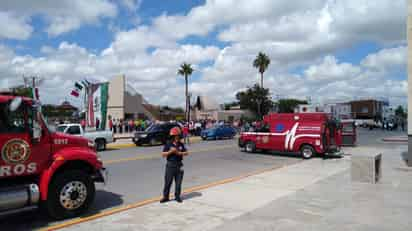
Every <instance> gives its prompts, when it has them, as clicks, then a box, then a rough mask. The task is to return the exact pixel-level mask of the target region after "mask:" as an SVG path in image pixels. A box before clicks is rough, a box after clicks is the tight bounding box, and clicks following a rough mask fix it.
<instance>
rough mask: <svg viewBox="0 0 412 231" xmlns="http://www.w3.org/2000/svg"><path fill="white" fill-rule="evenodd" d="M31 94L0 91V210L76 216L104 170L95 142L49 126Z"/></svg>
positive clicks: (87, 203) (101, 179) (89, 199)
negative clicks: (38, 209)
mask: <svg viewBox="0 0 412 231" xmlns="http://www.w3.org/2000/svg"><path fill="white" fill-rule="evenodd" d="M40 111H41V107H40V106H39V105H38V104H37V103H36V101H33V100H32V99H30V98H24V97H18V96H13V95H2V94H0V152H1V153H0V213H10V212H11V211H13V212H14V211H16V210H19V209H22V208H26V207H35V206H40V207H41V208H44V210H45V211H46V212H47V213H48V214H49V215H50V216H51V217H53V218H56V219H62V218H67V217H74V216H78V215H79V214H81V213H82V212H84V211H85V210H87V209H88V207H89V206H90V205H91V203H92V202H93V199H94V196H95V185H94V183H95V182H105V181H106V177H107V175H106V171H105V169H104V168H103V164H102V161H101V160H100V158H99V157H98V155H97V153H96V151H95V150H94V143H93V142H90V141H88V140H86V139H84V138H81V137H75V136H71V135H66V134H63V133H58V132H55V131H53V129H52V128H50V127H49V126H48V125H47V124H46V122H45V121H44V120H43V117H42V114H41V112H40Z"/></svg>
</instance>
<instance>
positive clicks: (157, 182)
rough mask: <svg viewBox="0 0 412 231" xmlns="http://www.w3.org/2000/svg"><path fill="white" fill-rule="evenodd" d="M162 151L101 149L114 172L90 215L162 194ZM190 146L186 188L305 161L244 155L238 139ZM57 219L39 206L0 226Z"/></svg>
mask: <svg viewBox="0 0 412 231" xmlns="http://www.w3.org/2000/svg"><path fill="white" fill-rule="evenodd" d="M161 149H162V147H160V146H157V147H136V148H125V149H119V150H110V151H105V152H101V153H100V155H101V157H102V159H103V161H104V162H105V165H106V167H107V168H108V170H109V172H110V174H109V183H108V185H106V186H103V185H100V184H99V185H98V186H97V193H96V199H95V203H94V205H93V208H92V209H91V210H90V212H89V213H88V214H87V215H93V214H97V213H99V212H101V211H105V210H109V209H113V208H116V207H118V206H122V205H127V204H131V203H136V202H139V201H143V200H146V199H149V198H153V197H157V196H160V195H161V191H162V185H163V176H164V166H165V160H164V159H162V158H161V156H160V152H161ZM189 150H190V151H191V155H190V156H188V157H187V158H185V160H184V169H185V176H184V180H183V189H184V188H190V187H194V186H199V185H205V184H208V183H212V182H216V181H218V180H223V179H227V178H231V177H236V176H239V175H243V174H247V173H250V172H254V171H257V170H262V169H268V168H273V167H282V166H286V165H290V164H293V163H297V162H299V161H301V158H299V157H297V156H293V155H289V156H285V155H273V154H266V155H265V154H253V155H252V154H247V153H243V152H240V151H239V148H238V147H237V141H236V140H224V141H207V142H201V143H197V144H192V145H190V146H189ZM172 187H173V186H172ZM193 195H195V194H193ZM60 222H62V221H60ZM58 223H59V222H55V221H51V220H49V219H48V218H47V217H46V216H45V215H44V214H41V213H39V212H38V210H30V211H26V212H21V213H17V214H12V215H7V216H5V217H0V230H32V229H38V228H45V227H47V226H50V225H55V224H58Z"/></svg>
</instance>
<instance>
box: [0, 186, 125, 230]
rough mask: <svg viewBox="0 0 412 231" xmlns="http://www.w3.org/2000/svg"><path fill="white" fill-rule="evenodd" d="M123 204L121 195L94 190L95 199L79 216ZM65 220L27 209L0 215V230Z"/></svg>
mask: <svg viewBox="0 0 412 231" xmlns="http://www.w3.org/2000/svg"><path fill="white" fill-rule="evenodd" d="M122 204H123V199H122V196H121V195H119V194H115V193H112V192H107V191H102V190H96V198H95V201H94V203H93V205H92V207H91V208H90V210H89V212H87V213H86V214H84V215H82V216H80V217H87V216H91V215H94V214H98V213H99V212H101V211H103V210H105V209H110V208H113V207H117V206H120V205H122ZM69 220H70V219H67V220H61V221H56V220H53V219H52V218H49V217H48V216H47V214H45V213H44V212H42V211H41V210H40V209H32V210H29V211H24V212H18V213H14V214H10V215H6V216H0V227H1V228H0V230H13V231H15V230H35V229H41V228H46V227H47V226H51V225H57V224H59V223H62V222H67V221H69Z"/></svg>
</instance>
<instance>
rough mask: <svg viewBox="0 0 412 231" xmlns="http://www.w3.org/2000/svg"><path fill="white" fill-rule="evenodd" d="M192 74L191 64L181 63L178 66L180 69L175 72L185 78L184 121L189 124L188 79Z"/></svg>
mask: <svg viewBox="0 0 412 231" xmlns="http://www.w3.org/2000/svg"><path fill="white" fill-rule="evenodd" d="M192 73H193V68H192V65H191V64H188V63H183V64H182V65H180V69H179V70H178V71H177V74H179V75H181V76H184V77H185V84H186V91H185V95H186V121H187V122H189V121H188V120H189V114H188V111H189V110H188V106H189V105H188V103H189V102H188V100H189V79H188V77H189V76H190V75H191V74H192Z"/></svg>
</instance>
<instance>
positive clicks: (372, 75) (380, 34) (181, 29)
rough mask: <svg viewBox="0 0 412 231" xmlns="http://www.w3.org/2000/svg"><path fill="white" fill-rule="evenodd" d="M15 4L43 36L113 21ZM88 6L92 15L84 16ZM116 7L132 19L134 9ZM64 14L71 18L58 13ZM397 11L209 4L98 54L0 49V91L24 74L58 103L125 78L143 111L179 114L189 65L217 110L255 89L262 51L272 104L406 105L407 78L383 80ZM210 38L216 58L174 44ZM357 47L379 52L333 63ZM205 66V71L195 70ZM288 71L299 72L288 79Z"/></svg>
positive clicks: (396, 34) (398, 26) (195, 86)
mask: <svg viewBox="0 0 412 231" xmlns="http://www.w3.org/2000/svg"><path fill="white" fill-rule="evenodd" d="M15 2H16V3H12V4H11V6H10V8H11V9H14V11H16V12H22V14H21V15H22V18H21V19H20V20H22V21H21V22H22V23H26V24H27V22H28V21H26V20H27V18H28V17H29V16H30V15H33V14H34V13H33V12H37V13H36V14H43V15H46V16H45V17H46V18H47V20H48V21H49V22H50V24H48V29H49V30H50V31H49V32H50V34H51V35H53V34H61V33H65V32H67V31H71V30H75V29H76V28H78V27H80V26H81V25H83V24H96V23H99V21H100V19H101V18H104V17H114V15H115V14H116V6H115V5H113V4H112V1H106V0H92V1H82V2H80V3H81V4H85V5H84V7H83V8H84V9H83V8H82V11H81V12H77V11H76V9H77V8H79V6H80V5H79V4H80V3H79V2H78V1H75V3H74V4H73V6H68V5H64V4H66V3H67V2H66V1H56V2H49V1H39V3H36V4H33V8H31V9H30V10H28V9H27V8H23V7H22V6H20V5H19V3H21V2H22V1H21V0H16V1H15ZM91 3H95V4H96V6H97V7H95V8H94V9H90V6H91V5H93V4H91ZM120 3H121V4H123V5H122V6H123V7H126V8H127V9H129V10H133V8H134V9H137V8H138V7H139V4H140V3H141V2H140V1H129V0H125V1H122V2H119V4H120ZM1 4H2V3H0V7H2V5H1ZM62 5H64V6H65V8H67V9H70V11H72V12H71V13H67V12H65V13H59V12H60V10H61V7H62ZM389 5H390V6H391V8H390V9H391V10H390V11H388V10H387V9H388V6H389ZM402 7H404V8H403V9H402ZM2 9H3V8H2ZM404 9H405V3H404V2H403V1H395V2H393V1H389V0H382V1H379V2H376V3H375V2H374V4H370V2H368V1H355V0H348V1H336V0H309V1H294V0H289V1H272V0H257V1H254V2H253V4H251V3H250V1H246V0H238V1H234V0H208V1H206V3H205V4H204V5H203V6H198V7H195V8H193V9H192V10H190V11H189V12H188V13H187V14H186V15H168V14H166V13H163V14H161V15H160V16H158V17H156V18H154V19H153V22H152V24H149V25H139V26H136V27H135V28H132V29H129V30H127V31H116V32H115V33H114V39H113V41H112V43H111V44H110V46H108V47H107V48H106V49H104V50H103V51H102V52H100V53H93V52H91V51H89V50H87V49H85V48H83V47H80V46H78V45H76V44H72V43H67V42H63V43H61V44H60V45H59V46H58V47H48V46H44V47H43V48H42V49H41V52H42V55H41V57H32V56H20V55H16V54H14V52H13V51H12V50H10V49H8V48H7V47H4V46H3V47H2V46H0V73H3V72H5V73H7V75H4V76H10V77H7V78H2V79H1V82H0V83H1V84H2V86H3V85H6V84H9V85H10V84H12V83H14V82H15V80H14V79H16V78H18V76H21V74H23V73H27V74H38V75H41V76H44V78H47V79H48V80H49V81H47V84H45V86H43V92H44V94H46V97H44V99H45V100H46V101H49V100H50V101H51V102H56V100H58V99H62V97H65V96H68V95H69V91H70V89H71V87H72V85H73V81H74V80H79V79H82V78H85V77H90V78H94V79H100V80H107V79H109V78H111V77H113V76H115V75H118V74H126V76H127V78H128V81H129V83H130V84H132V85H133V86H134V87H135V88H136V89H137V91H139V92H141V93H142V94H143V95H144V96H145V97H146V98H147V99H148V100H149V101H150V102H153V103H159V104H170V105H182V104H183V102H184V99H183V94H184V88H183V84H182V78H180V77H179V76H177V74H176V72H177V69H178V67H179V65H180V64H181V63H182V62H190V63H192V64H193V65H194V66H195V71H196V75H200V76H201V79H200V80H196V81H194V82H192V83H191V85H190V89H191V91H192V92H194V94H207V95H211V96H214V97H216V98H217V99H218V100H219V102H224V101H230V100H234V97H235V94H236V92H237V91H239V90H240V89H244V88H245V87H246V86H251V85H253V84H254V83H256V82H258V80H259V75H258V73H257V70H256V69H255V68H253V66H252V62H253V59H254V58H255V57H256V54H257V53H258V52H259V51H263V52H265V53H266V54H268V55H269V57H270V58H271V64H270V66H269V69H268V70H267V72H266V73H265V86H267V87H269V88H270V89H271V91H272V93H273V94H274V95H276V94H279V95H281V96H284V97H297V98H305V97H307V96H312V98H313V99H317V100H319V101H322V100H346V99H352V98H354V97H355V96H364V97H366V96H384V97H389V98H390V99H391V100H392V102H393V103H395V104H397V103H402V104H405V103H406V87H407V81H406V77H405V80H399V78H398V79H393V78H392V75H391V73H394V72H402V71H404V69H405V66H406V47H405V46H404V45H405V38H406V35H405V28H406V26H405V22H406V20H405V19H406V16H405V13H404V12H403V11H404ZM5 11H7V12H8V9H7V8H5ZM52 12H55V13H52ZM385 12H386V13H385ZM61 16H67V17H64V18H61V19H60V18H59V17H61ZM27 25H29V24H27ZM217 28H218V29H219V30H218V31H217V34H218V36H217V39H219V40H221V41H225V42H229V44H228V45H226V46H225V47H224V48H222V49H220V48H218V47H215V46H213V45H202V46H200V45H196V43H193V44H180V42H179V40H180V39H182V38H186V37H187V36H188V35H199V36H207V35H208V34H209V33H210V32H212V31H214V30H217ZM29 34H30V33H29ZM0 36H1V32H0ZM23 37H24V36H23ZM365 41H366V42H374V43H378V44H380V45H381V46H382V49H381V50H380V51H378V52H376V53H374V54H369V55H367V56H366V57H365V58H364V59H363V60H362V61H361V62H360V63H359V64H357V63H353V64H351V63H346V62H341V61H340V60H338V59H337V58H336V57H335V55H336V52H337V51H342V50H344V49H345V51H346V52H348V53H349V52H351V51H353V48H352V45H354V44H356V43H358V42H365ZM212 44H213V43H212ZM391 47H392V48H391ZM393 47H394V48H393ZM351 49H352V50H351ZM205 62H208V63H212V64H211V65H208V66H206V67H204V65H200V64H202V63H205ZM296 67H299V68H300V69H301V71H300V72H299V73H296V72H293V73H291V70H293V69H294V68H296ZM13 81H14V82H13ZM46 90H47V91H46ZM52 96H54V97H52ZM55 96H59V97H55Z"/></svg>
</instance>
